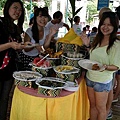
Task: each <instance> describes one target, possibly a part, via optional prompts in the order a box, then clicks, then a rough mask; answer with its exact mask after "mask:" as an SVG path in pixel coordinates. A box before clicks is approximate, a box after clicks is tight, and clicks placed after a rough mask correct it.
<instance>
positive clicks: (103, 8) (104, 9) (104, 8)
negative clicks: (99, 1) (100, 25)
mask: <svg viewBox="0 0 120 120" xmlns="http://www.w3.org/2000/svg"><path fill="white" fill-rule="evenodd" d="M109 11H112V10H111V9H110V8H108V7H102V8H101V9H100V11H99V20H100V19H101V17H102V14H103V13H104V12H109Z"/></svg>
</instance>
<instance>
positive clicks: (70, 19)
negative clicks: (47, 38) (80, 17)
mask: <svg viewBox="0 0 120 120" xmlns="http://www.w3.org/2000/svg"><path fill="white" fill-rule="evenodd" d="M75 1H76V0H69V2H70V5H71V9H72V11H70V10H69V14H68V16H69V18H68V20H69V22H70V24H71V27H72V26H73V19H74V17H75V15H76V14H77V13H78V12H80V10H81V9H82V7H80V8H78V9H77V10H75ZM70 13H71V14H70Z"/></svg>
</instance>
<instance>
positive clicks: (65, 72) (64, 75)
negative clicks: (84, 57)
mask: <svg viewBox="0 0 120 120" xmlns="http://www.w3.org/2000/svg"><path fill="white" fill-rule="evenodd" d="M53 69H54V71H55V72H56V77H58V78H61V79H63V80H64V81H71V82H75V79H77V78H78V76H79V74H80V69H79V68H76V67H74V66H69V65H59V66H56V67H54V68H53Z"/></svg>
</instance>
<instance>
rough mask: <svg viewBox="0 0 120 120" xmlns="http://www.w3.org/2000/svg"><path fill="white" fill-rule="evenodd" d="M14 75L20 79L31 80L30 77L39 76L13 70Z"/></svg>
mask: <svg viewBox="0 0 120 120" xmlns="http://www.w3.org/2000/svg"><path fill="white" fill-rule="evenodd" d="M15 77H16V78H20V79H26V80H31V79H35V78H39V77H40V76H39V75H38V74H35V73H32V72H15Z"/></svg>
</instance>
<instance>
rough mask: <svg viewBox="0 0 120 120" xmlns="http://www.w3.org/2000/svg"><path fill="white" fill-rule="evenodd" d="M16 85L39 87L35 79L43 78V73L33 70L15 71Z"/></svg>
mask: <svg viewBox="0 0 120 120" xmlns="http://www.w3.org/2000/svg"><path fill="white" fill-rule="evenodd" d="M13 77H14V78H15V85H20V86H24V87H29V88H31V87H32V88H37V86H36V85H35V80H36V79H38V78H41V77H42V75H41V74H39V73H38V72H33V71H16V72H14V73H13Z"/></svg>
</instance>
